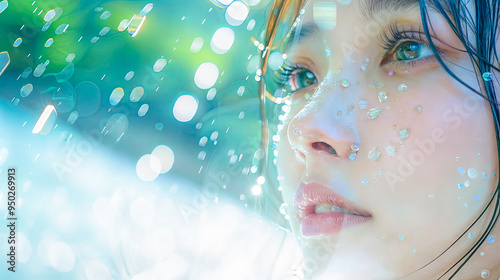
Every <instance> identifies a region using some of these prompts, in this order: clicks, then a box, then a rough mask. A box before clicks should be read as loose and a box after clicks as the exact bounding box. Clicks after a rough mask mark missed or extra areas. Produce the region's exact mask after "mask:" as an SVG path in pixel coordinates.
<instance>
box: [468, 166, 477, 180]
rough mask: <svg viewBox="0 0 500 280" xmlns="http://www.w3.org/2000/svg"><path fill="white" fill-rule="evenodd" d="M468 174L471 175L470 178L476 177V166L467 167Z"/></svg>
mask: <svg viewBox="0 0 500 280" xmlns="http://www.w3.org/2000/svg"><path fill="white" fill-rule="evenodd" d="M467 175H468V176H469V178H471V179H474V178H476V177H477V170H476V169H474V168H469V169H467Z"/></svg>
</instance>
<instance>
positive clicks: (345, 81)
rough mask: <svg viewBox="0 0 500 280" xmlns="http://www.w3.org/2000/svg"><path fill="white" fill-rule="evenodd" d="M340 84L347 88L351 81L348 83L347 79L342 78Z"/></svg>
mask: <svg viewBox="0 0 500 280" xmlns="http://www.w3.org/2000/svg"><path fill="white" fill-rule="evenodd" d="M341 85H342V87H344V88H348V87H350V86H351V83H349V81H348V80H346V79H344V80H342V82H341Z"/></svg>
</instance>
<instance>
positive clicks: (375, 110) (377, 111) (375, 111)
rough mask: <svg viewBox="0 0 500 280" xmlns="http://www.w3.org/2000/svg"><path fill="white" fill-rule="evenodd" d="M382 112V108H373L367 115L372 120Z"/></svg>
mask: <svg viewBox="0 0 500 280" xmlns="http://www.w3.org/2000/svg"><path fill="white" fill-rule="evenodd" d="M380 112H382V109H380V108H373V109H371V110H370V111H368V113H366V114H367V116H368V118H369V119H370V120H373V119H376V118H377V117H378V116H379V115H380Z"/></svg>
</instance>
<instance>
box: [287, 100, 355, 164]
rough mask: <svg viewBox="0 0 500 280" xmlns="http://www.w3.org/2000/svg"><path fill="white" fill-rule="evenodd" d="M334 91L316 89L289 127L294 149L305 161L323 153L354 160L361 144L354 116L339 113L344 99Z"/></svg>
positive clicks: (290, 139) (289, 135)
mask: <svg viewBox="0 0 500 280" xmlns="http://www.w3.org/2000/svg"><path fill="white" fill-rule="evenodd" d="M335 95H336V94H335V93H332V92H319V91H317V92H316V93H315V94H314V95H313V97H312V98H311V100H309V103H308V104H307V105H306V106H305V107H304V108H302V110H300V111H299V113H298V114H297V115H295V116H294V117H293V118H292V120H291V121H290V123H289V126H288V131H287V135H288V139H289V141H290V144H291V146H292V149H294V150H295V152H296V153H297V154H298V156H299V157H300V158H301V159H302V160H304V161H305V160H306V159H307V158H308V157H315V156H317V155H321V154H323V155H324V154H327V155H330V156H331V157H332V158H338V159H341V160H354V159H356V156H357V151H358V149H359V143H358V140H357V137H356V135H357V133H356V131H355V126H354V123H353V119H352V118H350V117H348V116H346V115H345V113H344V114H342V115H343V116H338V115H337V112H338V111H340V110H341V107H347V106H348V105H345V106H342V105H341V103H344V102H342V98H339V96H338V95H337V97H336V96H335Z"/></svg>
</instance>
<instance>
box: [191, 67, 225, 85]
mask: <svg viewBox="0 0 500 280" xmlns="http://www.w3.org/2000/svg"><path fill="white" fill-rule="evenodd" d="M218 78H219V68H217V65H215V64H213V63H212V62H205V63H202V64H201V65H200V66H199V67H198V69H197V70H196V73H195V74H194V82H195V84H196V86H198V87H199V88H200V89H208V88H211V87H213V86H214V85H215V82H217V79H218Z"/></svg>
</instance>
